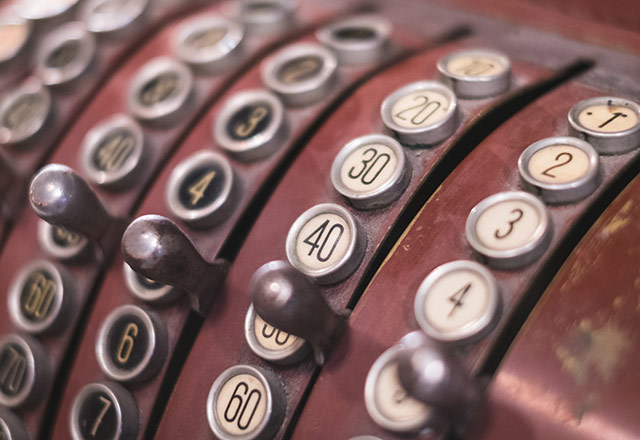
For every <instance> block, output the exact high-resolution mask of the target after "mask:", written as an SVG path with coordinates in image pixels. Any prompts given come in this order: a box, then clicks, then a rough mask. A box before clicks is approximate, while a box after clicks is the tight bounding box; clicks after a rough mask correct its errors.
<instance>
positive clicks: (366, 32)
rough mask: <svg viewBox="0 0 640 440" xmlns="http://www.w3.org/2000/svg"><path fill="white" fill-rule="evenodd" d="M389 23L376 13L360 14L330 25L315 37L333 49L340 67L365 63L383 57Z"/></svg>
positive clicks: (390, 28)
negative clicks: (341, 65)
mask: <svg viewBox="0 0 640 440" xmlns="http://www.w3.org/2000/svg"><path fill="white" fill-rule="evenodd" d="M392 29H393V28H392V24H391V22H390V21H389V20H387V19H386V18H384V17H383V16H381V15H377V14H364V15H357V16H354V17H349V18H346V19H344V20H340V21H337V22H335V23H331V24H329V25H328V26H326V27H323V28H322V29H320V30H318V31H317V32H316V37H317V38H318V41H320V42H321V43H322V44H324V45H325V46H327V47H329V48H330V49H331V50H333V51H334V52H335V53H336V54H337V56H338V61H339V62H340V64H367V63H373V62H376V61H380V60H382V59H383V58H384V56H385V53H386V51H387V48H388V47H389V38H390V36H391V31H392Z"/></svg>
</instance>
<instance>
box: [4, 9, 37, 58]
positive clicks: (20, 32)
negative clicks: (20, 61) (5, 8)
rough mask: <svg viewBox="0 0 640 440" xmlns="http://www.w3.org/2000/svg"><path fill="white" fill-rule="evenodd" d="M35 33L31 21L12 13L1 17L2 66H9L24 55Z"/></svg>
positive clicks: (5, 13) (6, 13)
mask: <svg viewBox="0 0 640 440" xmlns="http://www.w3.org/2000/svg"><path fill="white" fill-rule="evenodd" d="M32 32H33V25H32V24H31V22H30V21H29V20H25V19H24V18H22V17H18V16H15V15H14V14H12V13H11V12H4V13H3V14H2V15H0V41H2V45H0V66H1V67H4V66H5V65H6V66H9V64H10V63H11V62H13V61H14V60H15V59H16V58H17V57H18V56H19V55H20V54H22V53H23V51H24V50H25V48H26V47H27V44H28V42H29V39H30V38H31V35H32Z"/></svg>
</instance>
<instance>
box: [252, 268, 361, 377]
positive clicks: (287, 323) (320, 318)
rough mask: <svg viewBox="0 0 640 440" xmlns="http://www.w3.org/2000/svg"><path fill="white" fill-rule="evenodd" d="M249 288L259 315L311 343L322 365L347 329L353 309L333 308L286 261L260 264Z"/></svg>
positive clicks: (316, 288)
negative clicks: (333, 345) (335, 309)
mask: <svg viewBox="0 0 640 440" xmlns="http://www.w3.org/2000/svg"><path fill="white" fill-rule="evenodd" d="M249 290H250V292H251V301H252V302H253V306H254V307H255V309H256V312H257V313H258V315H259V316H260V317H261V318H262V319H264V320H265V321H266V322H267V323H269V324H271V325H272V326H274V327H275V328H277V329H279V330H282V331H285V332H287V333H291V334H293V335H295V336H298V337H301V338H303V339H305V340H306V341H307V342H309V343H310V344H311V346H312V347H313V351H314V357H315V360H316V363H318V364H319V365H322V364H323V363H324V361H325V357H326V355H327V354H328V351H329V349H330V348H331V345H332V344H333V341H334V339H335V338H336V337H337V336H338V335H339V334H340V333H341V332H342V330H343V329H344V327H345V325H346V322H347V317H348V316H349V311H348V310H346V309H345V310H340V311H338V312H335V311H333V310H332V309H331V307H329V304H327V301H326V300H325V299H324V297H323V296H322V294H321V293H320V291H319V290H318V287H317V286H316V285H314V284H313V283H312V282H311V281H310V280H309V278H307V277H306V276H305V275H304V274H302V273H301V272H299V271H298V270H296V269H295V268H293V267H292V266H291V265H289V264H288V263H285V262H284V261H272V262H270V263H267V264H265V265H263V266H262V267H260V268H259V269H258V270H257V271H256V273H255V274H254V275H253V278H252V280H251V286H250V288H249Z"/></svg>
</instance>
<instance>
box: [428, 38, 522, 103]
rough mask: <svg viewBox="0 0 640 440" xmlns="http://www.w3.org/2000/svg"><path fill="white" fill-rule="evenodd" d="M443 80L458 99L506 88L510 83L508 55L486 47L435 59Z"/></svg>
mask: <svg viewBox="0 0 640 440" xmlns="http://www.w3.org/2000/svg"><path fill="white" fill-rule="evenodd" d="M438 71H439V72H440V78H441V80H442V81H443V82H445V83H446V84H448V85H449V86H451V88H452V89H453V90H454V91H455V92H456V95H458V96H459V97H461V98H485V97H488V96H493V95H497V94H499V93H502V92H504V91H506V90H507V89H508V88H509V84H510V82H511V63H510V62H509V58H508V57H507V56H506V55H504V54H502V53H500V52H497V51H494V50H489V49H473V50H463V51H460V52H455V53H452V54H450V55H447V56H445V57H443V58H442V59H440V61H438Z"/></svg>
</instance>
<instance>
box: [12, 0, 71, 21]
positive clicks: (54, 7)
mask: <svg viewBox="0 0 640 440" xmlns="http://www.w3.org/2000/svg"><path fill="white" fill-rule="evenodd" d="M76 3H78V0H19V1H18V2H17V3H16V9H17V11H18V14H20V16H21V17H23V18H26V19H28V20H46V19H48V18H53V17H57V16H59V15H62V14H64V13H65V12H67V11H68V10H70V9H71V8H72V7H74V6H75V5H76Z"/></svg>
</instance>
